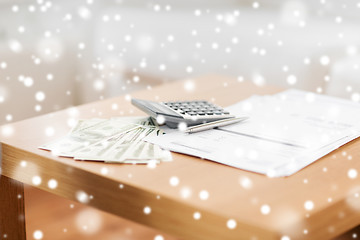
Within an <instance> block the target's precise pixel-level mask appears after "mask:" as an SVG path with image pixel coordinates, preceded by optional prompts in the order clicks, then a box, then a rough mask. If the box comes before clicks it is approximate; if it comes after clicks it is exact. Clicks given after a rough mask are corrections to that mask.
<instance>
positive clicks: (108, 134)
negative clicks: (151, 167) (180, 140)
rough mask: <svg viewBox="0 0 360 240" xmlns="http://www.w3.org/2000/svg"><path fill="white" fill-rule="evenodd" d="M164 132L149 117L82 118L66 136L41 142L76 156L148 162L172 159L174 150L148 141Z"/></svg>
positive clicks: (58, 153)
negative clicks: (146, 139) (148, 137)
mask: <svg viewBox="0 0 360 240" xmlns="http://www.w3.org/2000/svg"><path fill="white" fill-rule="evenodd" d="M160 134H164V133H163V132H162V131H161V130H160V128H159V126H158V125H157V124H156V122H154V121H153V120H152V119H151V118H148V117H146V118H145V117H121V118H120V117H119V118H111V119H95V118H94V119H89V120H79V121H78V123H77V124H76V126H75V127H74V128H73V129H72V130H71V131H70V133H69V134H68V135H66V136H64V137H63V138H60V139H58V140H56V141H53V142H50V143H47V144H44V145H42V146H40V147H39V148H40V149H44V150H49V151H51V152H52V153H54V155H57V156H62V157H71V158H74V159H75V160H85V161H103V162H109V163H132V164H146V163H149V162H150V161H152V162H154V161H155V162H156V163H160V162H162V161H171V160H172V157H171V153H170V152H169V151H167V150H163V149H161V148H160V147H159V146H157V145H154V144H152V143H148V142H145V141H144V138H145V137H147V136H154V135H160Z"/></svg>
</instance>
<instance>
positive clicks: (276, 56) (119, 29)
mask: <svg viewBox="0 0 360 240" xmlns="http://www.w3.org/2000/svg"><path fill="white" fill-rule="evenodd" d="M359 43H360V3H359V2H358V1H357V0H347V1H336V0H316V1H313V0H259V1H249V0H181V1H180V0H178V1H174V0H172V1H170V0H101V1H100V0H78V1H71V0H53V1H47V0H0V124H4V123H7V122H11V121H17V120H21V119H24V118H28V117H31V116H35V115H39V114H44V113H47V112H51V111H54V110H58V109H63V108H65V107H69V106H74V105H78V104H82V103H86V102H89V101H94V100H98V99H102V98H108V97H112V96H118V95H122V94H127V93H129V92H131V91H133V90H136V89H140V88H146V87H151V86H155V85H158V84H162V83H164V82H168V81H176V80H179V79H184V78H192V77H195V76H198V75H202V74H223V75H228V76H233V77H235V78H237V79H238V80H239V81H243V80H248V81H253V82H254V83H255V84H258V85H259V87H261V86H262V85H264V84H273V85H279V86H283V87H293V88H300V89H305V90H310V91H315V92H319V93H327V94H331V95H336V96H341V97H344V98H348V99H352V100H353V101H357V102H358V101H359V100H360V95H359V91H360V81H359V64H360V57H359V52H358V48H359Z"/></svg>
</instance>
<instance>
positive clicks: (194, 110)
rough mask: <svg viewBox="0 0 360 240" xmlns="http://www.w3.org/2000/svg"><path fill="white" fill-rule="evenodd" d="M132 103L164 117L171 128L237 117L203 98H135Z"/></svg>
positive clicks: (154, 115)
mask: <svg viewBox="0 0 360 240" xmlns="http://www.w3.org/2000/svg"><path fill="white" fill-rule="evenodd" d="M131 103H132V104H133V105H134V106H136V107H138V108H139V109H141V110H142V111H144V112H146V113H147V114H149V115H150V116H151V117H153V118H155V119H159V116H161V117H163V118H164V120H165V121H164V123H165V124H166V125H167V126H168V127H170V128H177V127H178V125H179V123H186V125H187V126H194V125H198V124H202V123H207V122H212V121H217V120H221V119H227V118H233V117H235V116H234V115H231V114H230V113H229V112H228V111H226V110H224V109H223V108H221V107H219V106H216V105H214V104H212V103H210V102H208V101H203V100H200V101H174V102H153V101H147V100H140V99H134V98H133V99H132V100H131Z"/></svg>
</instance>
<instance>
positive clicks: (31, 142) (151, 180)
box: [1, 76, 360, 240]
mask: <svg viewBox="0 0 360 240" xmlns="http://www.w3.org/2000/svg"><path fill="white" fill-rule="evenodd" d="M280 90H281V89H278V88H275V87H271V86H261V87H259V86H256V85H254V84H252V83H249V82H238V81H237V80H235V79H232V78H226V77H220V76H207V77H202V78H198V79H187V80H184V81H182V82H175V83H168V84H164V85H162V86H159V87H156V88H153V89H149V90H146V91H141V92H136V93H134V94H132V95H131V96H133V97H137V98H142V99H148V100H155V101H166V100H179V99H205V100H209V101H213V102H215V103H216V104H218V105H221V106H227V105H230V104H233V103H236V102H238V101H240V100H242V99H245V98H247V97H250V96H251V95H253V94H260V95H264V94H273V93H276V92H279V91H280ZM131 96H122V97H118V98H113V99H108V100H104V101H99V102H95V103H91V104H87V105H84V106H80V107H77V108H73V109H69V110H64V111H60V112H56V113H53V114H48V115H44V116H41V117H37V118H33V119H29V120H25V121H21V122H17V123H14V124H11V125H7V126H3V128H4V127H6V128H9V129H11V131H10V132H12V134H10V135H9V136H2V137H1V142H2V145H3V153H2V154H3V163H2V167H3V168H2V169H3V172H2V174H3V175H5V176H7V177H10V178H14V179H16V180H18V181H21V182H24V183H26V184H30V185H34V184H33V182H32V179H33V177H34V176H40V177H41V179H42V182H41V184H39V185H37V186H36V187H37V188H40V189H43V190H45V191H48V192H52V193H54V194H57V195H59V196H62V197H65V198H68V199H71V200H76V195H77V194H78V193H79V192H84V193H86V194H88V195H89V196H91V198H90V200H89V201H88V202H87V203H86V204H88V205H90V206H93V207H96V208H99V209H101V210H103V211H107V212H110V213H113V214H115V215H118V216H122V217H124V218H127V219H130V220H132V221H135V222H138V223H141V224H144V225H147V226H150V227H153V228H157V229H159V230H161V231H164V232H166V233H169V234H172V235H173V236H177V237H180V238H182V239H195V240H196V239H199V240H201V239H281V238H282V237H284V236H288V237H290V238H291V239H331V238H333V237H335V236H338V235H340V234H342V233H344V232H346V231H347V230H350V229H352V228H353V227H355V226H357V225H358V224H359V223H360V203H359V201H358V200H359V198H358V196H359V193H360V181H359V177H357V178H355V179H351V178H349V177H348V174H347V173H348V171H349V169H356V170H357V171H358V172H359V171H360V161H359V158H360V156H359V155H360V151H359V150H360V141H359V140H354V141H352V142H350V143H348V144H346V145H345V146H343V147H341V148H340V149H338V150H336V151H334V152H332V153H331V154H328V155H327V156H325V157H323V158H321V159H320V160H318V161H316V162H315V163H313V164H311V165H310V166H308V167H306V168H305V169H303V170H301V171H300V172H298V173H296V174H294V175H292V176H290V177H286V178H268V177H266V176H263V175H260V174H255V173H251V172H247V171H243V170H240V169H235V168H232V167H228V166H224V165H221V164H217V163H214V162H211V161H206V160H203V159H199V158H195V157H190V156H185V155H182V154H175V153H173V158H174V160H173V161H172V162H169V163H162V164H160V165H159V166H157V167H156V168H155V169H152V168H148V167H147V166H140V165H139V166H135V165H120V164H104V163H89V162H81V161H74V160H73V159H68V158H59V157H56V156H53V155H52V154H51V153H49V152H47V151H43V150H39V149H37V147H38V146H40V145H41V144H44V143H47V142H49V141H51V140H54V139H57V138H59V137H61V136H64V135H65V134H66V133H67V132H68V131H69V130H70V127H69V125H68V123H69V122H72V121H74V120H76V119H81V118H92V117H104V118H108V117H117V116H127V115H143V113H141V112H140V111H138V110H136V109H135V108H134V107H132V106H131V104H130V103H129V98H130V97H131ZM48 127H51V128H53V129H54V130H55V134H54V135H53V136H47V135H46V134H45V132H46V128H48ZM24 162H26V166H24V165H25V164H24ZM103 168H107V171H105V172H107V174H106V175H104V174H102V172H104V171H102V169H103ZM173 176H176V177H178V178H179V180H180V183H179V185H178V186H175V187H174V186H172V185H170V184H169V180H170V178H171V177H173ZM243 177H246V178H248V179H250V181H251V182H252V187H251V188H249V189H247V188H243V187H242V186H241V184H240V180H241V179H242V178H243ZM50 179H55V180H57V182H58V187H57V188H56V189H50V188H49V187H48V186H47V182H48V181H49V180H50ZM120 186H121V187H120ZM203 190H206V191H207V192H208V193H209V198H208V199H207V200H202V199H201V198H200V197H199V193H200V192H201V191H203ZM184 191H187V193H189V194H188V195H187V197H184V195H183V194H182V193H183V192H184ZM307 201H311V202H312V203H313V204H314V208H313V209H312V210H306V209H305V207H304V204H305V202H307ZM263 206H268V207H269V208H270V212H269V213H268V214H262V213H261V208H262V207H263ZM145 207H150V208H151V213H150V214H144V211H143V210H144V208H145ZM195 212H196V213H200V214H201V218H200V219H199V220H196V219H194V217H193V215H194V213H195ZM229 220H234V221H235V222H236V227H235V228H234V229H229V228H228V227H227V223H228V221H229Z"/></svg>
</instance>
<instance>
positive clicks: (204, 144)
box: [145, 90, 360, 177]
mask: <svg viewBox="0 0 360 240" xmlns="http://www.w3.org/2000/svg"><path fill="white" fill-rule="evenodd" d="M226 110H228V111H229V112H230V113H231V114H234V115H236V116H248V117H249V119H248V120H246V121H244V122H240V123H237V124H232V125H229V126H225V127H221V128H217V129H212V130H207V131H203V132H198V133H192V134H187V133H184V132H181V131H170V132H168V133H167V134H164V135H161V136H151V137H147V138H146V139H145V140H146V141H149V142H152V143H155V144H158V145H160V146H161V147H163V148H165V149H168V150H171V151H175V152H179V153H184V154H189V155H193V156H197V157H201V158H204V159H208V160H212V161H215V162H218V163H222V164H226V165H229V166H233V167H237V168H240V169H244V170H248V171H253V172H256V173H261V174H266V175H268V176H270V177H281V176H289V175H291V174H294V173H295V172H297V171H299V170H300V169H302V168H304V167H306V166H307V165H309V164H311V163H313V162H314V161H316V160H317V159H319V158H321V157H323V156H324V155H326V154H328V153H330V152H331V151H333V150H335V149H336V148H338V147H340V146H342V145H344V144H345V143H347V142H349V141H351V140H353V139H355V138H357V137H359V136H360V124H359V123H360V104H359V103H355V102H351V101H348V100H344V99H339V98H335V97H329V96H324V95H319V94H315V93H311V92H305V91H300V90H287V91H284V92H281V93H279V94H275V95H267V96H252V97H250V98H248V99H246V100H244V101H241V102H239V103H236V104H234V105H232V106H230V107H227V108H226ZM165 131H166V130H165Z"/></svg>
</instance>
